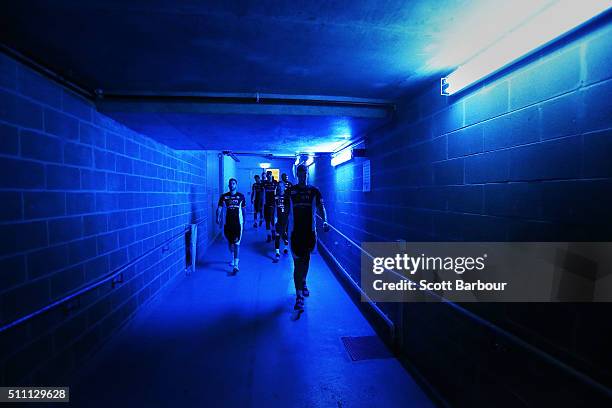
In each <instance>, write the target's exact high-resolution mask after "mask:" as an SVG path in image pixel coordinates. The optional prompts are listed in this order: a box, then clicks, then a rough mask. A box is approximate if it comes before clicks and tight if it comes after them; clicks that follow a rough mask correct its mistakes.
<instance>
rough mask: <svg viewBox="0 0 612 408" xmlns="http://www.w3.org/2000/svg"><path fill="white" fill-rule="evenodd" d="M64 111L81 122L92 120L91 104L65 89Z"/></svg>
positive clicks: (63, 95) (63, 91)
mask: <svg viewBox="0 0 612 408" xmlns="http://www.w3.org/2000/svg"><path fill="white" fill-rule="evenodd" d="M62 110H63V111H64V112H66V113H68V114H70V115H73V116H76V117H78V118H79V119H81V120H85V121H87V122H91V120H92V105H91V103H90V102H88V101H86V100H85V99H83V98H82V97H80V96H77V95H75V94H73V93H72V92H70V91H68V90H65V89H63V90H62Z"/></svg>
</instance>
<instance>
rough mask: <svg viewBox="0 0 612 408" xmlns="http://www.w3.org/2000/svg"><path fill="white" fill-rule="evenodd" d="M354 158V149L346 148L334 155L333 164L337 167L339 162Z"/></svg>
mask: <svg viewBox="0 0 612 408" xmlns="http://www.w3.org/2000/svg"><path fill="white" fill-rule="evenodd" d="M352 158H353V150H352V149H344V150H341V151H339V152H338V153H336V154H334V155H332V158H331V165H332V166H334V167H336V166H338V165H339V164H342V163H345V162H347V161H349V160H351V159H352Z"/></svg>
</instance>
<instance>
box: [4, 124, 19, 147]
mask: <svg viewBox="0 0 612 408" xmlns="http://www.w3.org/2000/svg"><path fill="white" fill-rule="evenodd" d="M0 153H4V154H11V155H17V154H18V153H19V131H18V130H17V128H16V127H14V126H9V125H5V124H2V123H0Z"/></svg>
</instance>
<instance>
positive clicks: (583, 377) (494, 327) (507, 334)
mask: <svg viewBox="0 0 612 408" xmlns="http://www.w3.org/2000/svg"><path fill="white" fill-rule="evenodd" d="M317 217H318V218H320V219H321V220H323V218H321V216H320V215H319V214H317ZM327 225H328V226H329V227H330V228H331V229H333V230H334V231H336V232H337V233H338V234H339V235H340V236H342V237H343V238H344V239H346V241H347V242H349V243H350V244H352V245H354V246H355V247H356V248H357V249H359V251H361V252H362V253H364V254H365V255H366V256H368V257H370V258H371V259H372V258H373V255H372V254H370V253H369V252H367V251H366V250H365V249H363V248H362V247H361V245H358V244H357V243H356V242H355V241H353V240H352V239H350V238H349V237H347V236H346V235H345V234H343V233H342V232H341V231H340V230H338V229H337V228H336V227H334V226H333V225H331V224H330V223H329V222H328V223H327ZM323 246H324V247H325V248H326V249H327V247H326V246H325V245H323ZM327 251H328V252H329V249H327ZM384 270H385V271H386V272H391V273H393V274H394V275H396V276H399V277H401V278H402V279H405V280H409V281H411V279H409V278H407V277H405V276H403V275H401V274H398V273H397V272H395V271H393V270H390V269H386V268H384ZM351 280H352V278H351ZM353 283H355V282H354V281H353ZM355 284H356V283H355ZM357 286H358V290H359V291H360V292H361V293H362V294H365V292H364V291H363V289H362V288H361V287H359V285H357ZM427 292H429V293H431V294H432V295H434V296H436V297H438V299H440V301H441V302H443V303H446V304H447V305H449V306H450V307H452V308H454V309H455V310H457V311H459V312H461V313H462V314H464V315H465V316H467V317H469V318H470V319H472V320H474V321H476V322H477V323H480V324H483V325H485V326H486V327H487V328H489V329H491V330H492V331H494V332H495V333H497V334H499V335H501V336H503V337H505V338H506V339H508V340H510V341H512V342H514V343H515V344H516V345H518V346H520V347H522V348H524V349H526V350H528V351H530V352H532V353H534V354H536V355H538V356H539V357H541V358H542V359H543V360H545V361H547V362H548V363H550V364H552V365H554V366H556V367H558V368H560V369H562V370H564V371H566V372H567V373H568V374H571V375H573V376H574V377H576V378H578V379H580V380H581V381H583V382H584V383H586V384H588V385H590V386H591V387H593V388H595V389H597V390H599V391H601V392H602V393H603V394H605V395H607V396H609V397H612V390H611V389H610V388H608V387H606V386H605V385H603V384H601V383H599V382H598V381H595V380H594V379H593V378H591V377H589V376H588V375H586V374H584V373H582V372H580V371H578V370H576V369H575V368H573V367H572V366H570V365H567V364H565V363H564V362H562V361H560V360H558V359H556V358H554V357H553V356H551V355H550V354H548V353H546V352H545V351H542V350H541V349H539V348H537V347H535V346H533V345H531V344H530V343H528V342H526V341H525V340H523V339H521V338H520V337H517V336H516V335H514V334H512V333H510V332H509V331H507V330H505V329H503V328H501V327H499V326H497V325H496V324H494V323H491V322H490V321H488V320H486V319H483V318H482V317H480V316H478V315H476V314H475V313H473V312H471V311H469V310H467V309H465V308H463V307H461V306H459V305H458V304H457V303H455V302H452V301H450V300H448V299H446V298H445V297H443V296H441V295H438V294H437V293H435V292H431V291H427ZM366 296H367V295H366ZM368 299H369V298H368ZM373 304H374V305H375V302H374V303H373ZM377 310H380V309H378V308H377ZM381 312H382V311H381ZM381 317H383V318H384V317H386V316H384V315H383V316H381ZM387 319H388V318H387Z"/></svg>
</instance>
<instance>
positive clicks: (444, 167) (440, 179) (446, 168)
mask: <svg viewBox="0 0 612 408" xmlns="http://www.w3.org/2000/svg"><path fill="white" fill-rule="evenodd" d="M433 170H434V183H435V184H436V185H438V186H440V185H454V184H463V181H464V179H463V171H464V159H462V158H459V159H452V160H445V161H442V162H438V163H434V165H433Z"/></svg>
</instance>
